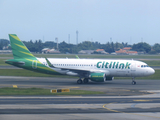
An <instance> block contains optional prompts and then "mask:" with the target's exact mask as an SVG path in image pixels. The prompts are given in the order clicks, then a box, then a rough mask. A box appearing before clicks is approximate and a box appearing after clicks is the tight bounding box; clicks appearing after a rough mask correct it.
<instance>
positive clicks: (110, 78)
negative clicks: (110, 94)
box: [106, 76, 114, 81]
mask: <svg viewBox="0 0 160 120" xmlns="http://www.w3.org/2000/svg"><path fill="white" fill-rule="evenodd" d="M111 80H114V77H110V76H108V77H106V81H111Z"/></svg>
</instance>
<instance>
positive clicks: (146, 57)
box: [0, 54, 160, 59]
mask: <svg viewBox="0 0 160 120" xmlns="http://www.w3.org/2000/svg"><path fill="white" fill-rule="evenodd" d="M34 55H35V56H36V57H49V58H66V57H68V58H76V56H75V55H76V54H34ZM77 55H78V56H79V57H80V58H110V59H112V58H114V59H116V58H118V59H160V55H101V54H91V55H88V54H77ZM0 57H13V55H12V54H0Z"/></svg>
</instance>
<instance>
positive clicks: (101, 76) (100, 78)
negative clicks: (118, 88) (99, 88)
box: [89, 73, 114, 82]
mask: <svg viewBox="0 0 160 120" xmlns="http://www.w3.org/2000/svg"><path fill="white" fill-rule="evenodd" d="M89 79H90V80H92V81H95V82H104V81H111V80H113V79H114V77H111V76H106V74H105V73H91V74H90V75H89Z"/></svg>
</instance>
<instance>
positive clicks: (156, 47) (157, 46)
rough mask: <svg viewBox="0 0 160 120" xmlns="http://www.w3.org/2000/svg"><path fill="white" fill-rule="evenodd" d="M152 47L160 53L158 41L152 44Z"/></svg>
mask: <svg viewBox="0 0 160 120" xmlns="http://www.w3.org/2000/svg"><path fill="white" fill-rule="evenodd" d="M153 49H154V50H155V52H156V53H160V44H158V43H156V44H154V46H153Z"/></svg>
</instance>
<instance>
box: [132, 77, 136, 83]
mask: <svg viewBox="0 0 160 120" xmlns="http://www.w3.org/2000/svg"><path fill="white" fill-rule="evenodd" d="M135 84H136V81H135V78H134V77H133V78H132V85H135Z"/></svg>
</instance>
